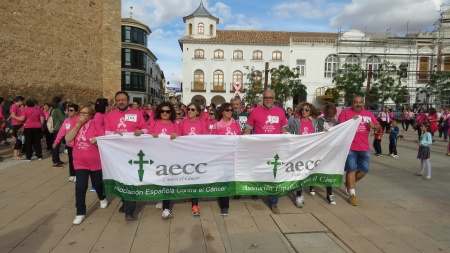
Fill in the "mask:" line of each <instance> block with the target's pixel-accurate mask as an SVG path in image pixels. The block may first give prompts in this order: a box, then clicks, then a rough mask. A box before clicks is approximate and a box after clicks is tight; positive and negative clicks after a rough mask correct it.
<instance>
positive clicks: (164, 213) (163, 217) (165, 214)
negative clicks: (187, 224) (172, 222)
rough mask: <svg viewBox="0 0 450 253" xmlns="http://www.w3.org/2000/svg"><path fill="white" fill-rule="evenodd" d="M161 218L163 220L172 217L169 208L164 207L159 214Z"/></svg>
mask: <svg viewBox="0 0 450 253" xmlns="http://www.w3.org/2000/svg"><path fill="white" fill-rule="evenodd" d="M161 218H162V219H163V220H165V219H172V214H171V213H170V210H169V209H164V211H163V212H162V214H161Z"/></svg>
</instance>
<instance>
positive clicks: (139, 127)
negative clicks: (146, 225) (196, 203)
mask: <svg viewBox="0 0 450 253" xmlns="http://www.w3.org/2000/svg"><path fill="white" fill-rule="evenodd" d="M129 104H130V96H129V95H128V93H127V92H125V91H118V92H117V93H116V106H117V109H116V110H112V111H110V112H109V113H108V115H107V116H106V120H105V134H107V135H108V134H120V135H122V133H134V135H135V136H140V135H142V134H143V133H145V134H146V133H147V132H148V129H147V124H146V122H145V120H144V117H143V116H142V113H141V112H140V111H137V110H135V109H132V108H130V107H129ZM135 209H136V201H128V200H123V205H122V207H120V209H119V212H121V213H125V220H127V221H132V220H133V219H134V218H133V214H134V210H135Z"/></svg>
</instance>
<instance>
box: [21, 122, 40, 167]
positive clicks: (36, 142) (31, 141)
mask: <svg viewBox="0 0 450 253" xmlns="http://www.w3.org/2000/svg"><path fill="white" fill-rule="evenodd" d="M23 133H24V135H25V154H26V158H27V159H28V160H31V157H32V156H33V147H34V151H35V152H36V156H37V157H38V158H42V147H41V136H42V129H41V128H25V129H24V131H23Z"/></svg>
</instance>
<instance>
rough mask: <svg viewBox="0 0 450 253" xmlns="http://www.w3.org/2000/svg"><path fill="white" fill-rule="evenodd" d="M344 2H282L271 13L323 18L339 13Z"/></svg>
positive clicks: (277, 16)
mask: <svg viewBox="0 0 450 253" xmlns="http://www.w3.org/2000/svg"><path fill="white" fill-rule="evenodd" d="M341 6H342V4H339V3H336V2H330V1H326V0H312V1H295V2H282V3H279V4H277V5H275V6H274V7H273V8H272V11H269V15H272V16H274V17H276V18H281V19H291V18H296V17H300V18H306V19H322V18H326V17H329V16H332V15H336V14H337V13H339V10H340V9H341V8H342V7H341Z"/></svg>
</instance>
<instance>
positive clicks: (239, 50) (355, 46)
mask: <svg viewBox="0 0 450 253" xmlns="http://www.w3.org/2000/svg"><path fill="white" fill-rule="evenodd" d="M442 14H443V15H442V17H446V15H447V16H448V14H446V13H445V12H443V13H442ZM447 20H448V19H446V18H442V21H443V22H442V25H441V27H440V28H439V29H437V30H436V31H435V32H432V33H420V34H407V35H406V36H405V37H399V36H397V35H395V34H368V33H363V32H360V31H357V30H349V31H346V32H344V33H312V32H281V31H237V30H217V29H216V27H217V24H218V23H219V19H218V18H216V17H214V16H212V15H211V14H210V13H209V12H208V11H207V10H206V9H205V8H204V6H203V4H202V3H200V6H199V7H198V8H197V10H195V11H194V12H193V13H192V14H191V15H189V16H186V17H184V18H183V21H184V22H185V27H186V36H185V37H184V38H182V39H180V40H179V43H180V47H181V50H182V52H183V103H189V102H191V101H195V102H198V103H200V104H204V105H207V104H210V103H215V104H222V103H224V102H228V101H230V99H231V98H232V97H233V95H234V92H235V89H234V87H233V84H234V82H236V81H237V82H241V83H242V84H244V83H246V82H248V80H247V79H246V74H247V73H248V72H249V70H248V69H252V68H254V69H255V70H256V71H261V72H262V73H263V72H264V70H265V64H266V63H268V64H269V68H268V69H271V68H277V67H278V66H279V65H285V66H289V67H290V68H291V69H292V68H296V67H298V68H299V71H300V78H301V80H302V83H303V84H304V85H305V86H306V87H307V96H306V97H299V96H294V99H293V101H287V106H292V105H293V104H294V105H296V104H298V103H300V102H302V101H308V102H311V103H313V104H315V105H319V106H320V105H321V104H322V102H323V101H324V100H329V99H330V98H331V96H329V95H327V94H326V91H327V90H329V89H330V88H332V87H333V86H334V84H333V82H332V80H333V73H334V71H336V70H337V69H339V68H341V67H342V66H343V65H344V64H345V63H351V64H358V65H359V66H361V67H362V68H363V69H366V70H369V66H371V68H372V70H373V72H376V70H377V69H378V68H379V66H380V64H382V63H383V62H384V61H389V62H391V63H393V64H395V65H396V66H397V67H398V66H399V65H400V64H402V63H404V64H407V66H408V77H407V78H406V79H405V80H404V85H405V86H407V92H406V93H407V94H405V95H406V96H405V100H404V101H403V103H402V104H401V105H397V106H405V107H413V106H423V105H424V104H425V103H426V102H430V101H425V98H424V94H423V93H420V89H421V88H423V87H424V85H425V84H426V83H427V82H428V81H429V77H430V74H431V72H432V71H436V70H450V57H448V56H447V57H446V55H447V54H445V53H444V52H446V50H445V47H441V48H444V49H443V50H440V51H439V50H438V48H439V47H438V46H436V45H437V44H438V43H441V45H444V46H445V45H446V44H445V42H446V40H445V39H439V38H441V37H442V38H445V34H447V33H448V32H445V31H446V29H448V23H447V22H448V21H447ZM443 31H444V32H443ZM447 51H448V49H447ZM449 56H450V54H449ZM246 67H247V68H248V69H247V68H246ZM262 78H264V74H262ZM268 80H270V74H269V76H268ZM371 81H372V83H373V82H374V81H376V75H372V78H371ZM263 83H264V82H263ZM269 83H270V81H269ZM364 88H365V87H364ZM447 100H448V99H447ZM340 102H341V103H342V102H343V101H340ZM391 102H392V101H391ZM431 102H432V101H431ZM436 103H438V102H436ZM443 103H444V104H447V105H448V104H449V101H443ZM431 104H433V103H431ZM375 106H377V105H376V104H375Z"/></svg>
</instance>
